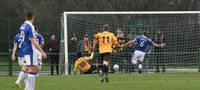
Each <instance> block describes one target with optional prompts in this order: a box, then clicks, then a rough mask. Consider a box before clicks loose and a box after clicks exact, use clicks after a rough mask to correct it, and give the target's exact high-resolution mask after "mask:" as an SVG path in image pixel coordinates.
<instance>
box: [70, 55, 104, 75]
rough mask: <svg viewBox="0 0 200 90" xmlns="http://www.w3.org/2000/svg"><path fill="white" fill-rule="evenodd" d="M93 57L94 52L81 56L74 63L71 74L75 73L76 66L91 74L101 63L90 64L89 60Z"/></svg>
mask: <svg viewBox="0 0 200 90" xmlns="http://www.w3.org/2000/svg"><path fill="white" fill-rule="evenodd" d="M93 57H94V52H92V53H91V55H90V57H86V56H85V57H81V58H79V59H78V60H77V61H76V62H75V65H74V70H73V75H74V74H76V68H77V67H79V68H80V69H81V71H82V72H83V74H92V72H93V71H94V70H98V69H99V68H100V67H102V65H99V64H96V65H90V64H89V63H88V61H89V60H92V59H93Z"/></svg>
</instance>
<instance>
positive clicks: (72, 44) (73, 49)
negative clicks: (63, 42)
mask: <svg viewBox="0 0 200 90" xmlns="http://www.w3.org/2000/svg"><path fill="white" fill-rule="evenodd" d="M70 40H71V41H70V44H69V47H70V48H69V52H72V53H74V52H76V45H77V38H76V34H73V36H72V38H71V39H70Z"/></svg>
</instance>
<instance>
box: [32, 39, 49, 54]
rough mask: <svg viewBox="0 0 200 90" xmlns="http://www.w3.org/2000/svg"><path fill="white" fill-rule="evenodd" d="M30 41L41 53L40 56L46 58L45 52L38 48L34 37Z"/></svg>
mask: <svg viewBox="0 0 200 90" xmlns="http://www.w3.org/2000/svg"><path fill="white" fill-rule="evenodd" d="M31 42H32V43H33V45H34V46H35V47H36V48H37V49H38V50H39V51H40V52H41V53H42V56H43V57H44V58H47V55H46V53H44V51H43V50H42V48H40V45H39V44H38V43H37V41H36V39H35V38H31Z"/></svg>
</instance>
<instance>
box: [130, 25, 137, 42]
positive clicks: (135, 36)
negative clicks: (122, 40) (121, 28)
mask: <svg viewBox="0 0 200 90" xmlns="http://www.w3.org/2000/svg"><path fill="white" fill-rule="evenodd" d="M137 37H138V35H136V32H135V28H132V29H131V32H130V34H128V36H127V39H128V41H131V40H135V39H136V38H137Z"/></svg>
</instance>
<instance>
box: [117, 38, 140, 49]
mask: <svg viewBox="0 0 200 90" xmlns="http://www.w3.org/2000/svg"><path fill="white" fill-rule="evenodd" d="M135 42H136V41H135V40H132V41H129V42H128V43H125V44H122V45H121V46H120V47H121V48H123V47H124V46H127V45H128V44H130V43H135Z"/></svg>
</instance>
